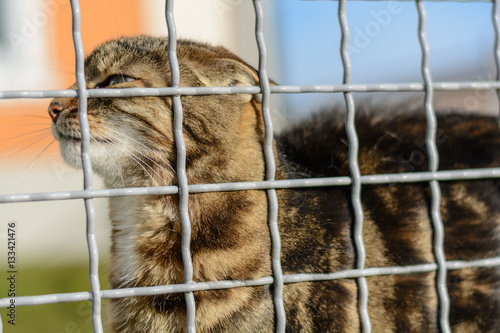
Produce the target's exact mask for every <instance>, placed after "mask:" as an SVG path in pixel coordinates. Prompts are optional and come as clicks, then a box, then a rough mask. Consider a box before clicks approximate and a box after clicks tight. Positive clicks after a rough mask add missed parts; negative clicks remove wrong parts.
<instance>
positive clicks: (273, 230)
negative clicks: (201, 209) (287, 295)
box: [253, 0, 286, 333]
mask: <svg viewBox="0 0 500 333" xmlns="http://www.w3.org/2000/svg"><path fill="white" fill-rule="evenodd" d="M253 5H254V10H255V39H256V41H257V48H258V50H259V80H260V86H261V89H262V103H261V105H262V116H263V119H264V127H265V137H264V158H265V161H266V180H268V181H273V180H274V179H275V176H276V162H275V160H274V150H273V141H274V130H273V124H272V119H271V112H270V109H269V102H270V98H271V90H270V85H269V77H268V75H267V48H266V43H265V40H264V27H263V26H264V11H263V9H262V3H261V1H260V0H254V1H253ZM267 201H268V223H269V231H270V234H271V261H272V270H273V278H274V285H273V303H274V313H275V331H276V332H278V333H282V332H285V327H286V314H285V306H284V303H283V271H282V268H281V238H280V233H279V228H278V197H277V195H276V190H275V189H268V190H267Z"/></svg>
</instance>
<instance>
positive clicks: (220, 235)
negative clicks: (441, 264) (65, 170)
mask: <svg viewBox="0 0 500 333" xmlns="http://www.w3.org/2000/svg"><path fill="white" fill-rule="evenodd" d="M177 54H178V58H179V64H180V65H179V66H180V72H181V82H180V85H181V86H241V85H244V86H251V85H259V82H258V76H257V75H256V72H255V70H253V69H252V68H251V67H249V66H248V65H247V64H245V63H244V62H243V61H241V60H240V59H239V58H238V57H236V56H234V55H233V54H231V53H230V52H228V51H227V50H225V49H224V48H221V47H212V46H208V45H205V44H200V43H194V42H191V41H179V44H178V49H177ZM114 75H124V76H126V77H130V78H132V79H131V80H123V82H122V83H118V84H116V85H112V86H110V87H109V88H115V87H116V88H125V87H165V86H169V85H170V70H169V66H168V59H167V42H166V39H164V38H153V37H144V36H142V37H135V38H122V39H119V40H115V41H111V42H108V43H106V44H103V45H102V46H101V47H99V48H98V49H96V50H95V51H94V52H93V53H92V54H91V55H90V56H89V57H88V58H87V60H86V80H87V87H88V88H102V87H106V86H107V84H108V82H109V78H112V77H114ZM73 88H74V86H73ZM181 101H182V107H183V112H184V124H183V125H184V127H183V131H184V136H185V140H186V149H187V175H188V181H189V183H190V184H198V183H199V184H203V183H218V182H238V181H260V180H264V178H265V163H264V156H263V147H262V145H263V139H264V126H263V120H262V115H261V113H262V111H261V106H260V103H259V100H258V98H256V97H254V96H250V95H206V96H182V97H181ZM77 104H78V103H77V100H76V99H64V98H58V99H55V100H54V101H53V102H52V104H51V107H50V108H49V109H50V110H51V113H52V116H53V119H54V124H53V132H54V135H55V136H56V138H58V139H59V140H60V142H61V151H62V154H63V156H64V157H65V159H66V160H67V161H68V162H69V163H70V164H72V165H74V166H79V163H80V162H79V144H80V143H79V137H80V134H79V125H78V119H77V109H76V108H77ZM401 109H404V107H401ZM402 111H404V110H402ZM402 111H401V112H399V113H397V114H394V113H393V112H388V114H391V115H392V116H391V117H380V118H373V117H370V116H366V114H369V113H370V112H368V111H366V110H363V107H360V108H359V110H358V113H359V114H358V116H357V128H358V134H359V137H360V153H359V161H360V169H361V172H362V174H377V173H394V172H413V171H424V170H425V169H426V166H427V157H426V153H425V148H423V147H424V146H423V145H422V142H423V140H424V136H425V119H424V117H423V115H422V114H423V113H422V110H406V111H407V112H402ZM88 118H89V126H90V130H91V136H92V139H91V141H92V142H91V153H90V155H91V160H92V165H93V168H94V170H95V171H96V172H97V173H98V174H100V175H101V176H102V177H103V178H104V180H105V183H106V185H107V186H108V187H112V188H117V187H128V186H158V185H175V184H176V183H177V180H176V175H175V167H174V166H175V165H176V160H175V156H176V154H175V145H174V140H173V126H172V120H173V115H172V111H171V99H170V97H129V98H93V99H90V100H89V104H88ZM391 118H392V119H391ZM457 119H458V121H457ZM439 125H440V131H439V137H438V143H439V150H440V155H441V168H442V169H455V168H469V167H490V166H498V165H499V164H500V163H499V162H500V161H499V156H500V155H499V154H498V149H499V147H500V145H499V143H500V142H499V139H500V136H499V133H498V128H497V126H496V122H495V120H494V119H489V118H480V117H472V116H460V117H459V118H457V117H442V118H440V122H439ZM458 147H459V148H458ZM347 149H348V148H347V138H346V135H345V129H344V126H343V119H342V112H341V111H337V113H335V112H332V111H331V110H328V112H323V113H319V114H318V115H316V116H313V117H312V118H311V119H310V120H308V121H305V122H302V123H300V124H298V125H296V126H293V127H291V128H290V129H289V130H288V131H286V132H285V133H284V134H283V135H282V136H280V137H279V138H277V141H276V158H277V165H278V168H277V178H278V179H287V178H306V177H333V176H346V175H349V169H348V163H347ZM440 185H441V190H442V193H443V200H442V207H441V208H442V216H443V221H444V223H445V228H446V242H445V251H446V255H447V259H450V260H472V259H478V258H487V257H490V256H496V255H499V246H498V245H499V244H498V241H499V234H498V225H499V223H498V222H499V221H498V219H499V218H498V216H500V215H499V213H500V196H499V191H498V181H497V180H481V181H451V182H441V183H440ZM277 194H278V200H279V228H280V234H281V240H282V254H281V262H282V266H283V272H284V274H295V273H329V272H336V271H339V270H344V269H352V268H353V267H354V259H355V252H354V248H353V242H352V236H351V232H352V212H351V206H350V190H349V188H348V187H341V186H338V187H325V188H305V189H293V190H278V191H277ZM362 201H363V208H364V215H365V227H364V232H363V236H364V240H365V243H366V249H367V260H366V266H367V267H380V266H382V267H389V266H394V265H410V264H419V263H428V262H433V260H434V257H433V252H432V251H433V250H432V237H433V232H432V228H431V223H430V219H429V202H430V191H429V188H428V184H427V183H414V184H387V185H366V186H363V188H362ZM177 204H178V199H177V197H176V196H171V195H165V196H142V197H123V198H118V197H116V198H111V199H110V210H111V221H112V226H113V233H112V249H111V259H110V282H111V286H112V287H113V288H125V287H136V286H155V285H166V284H178V283H182V282H183V279H184V270H183V264H182V258H181V254H180V241H181V236H180V235H181V224H180V219H179V212H178V209H177ZM267 210H268V206H267V197H266V192H265V191H257V190H255V191H234V192H216V193H197V194H190V197H189V214H190V220H191V223H192V239H191V251H192V259H193V266H194V274H193V279H194V281H196V282H200V281H218V280H246V279H257V278H260V277H265V276H269V275H271V274H272V271H271V264H270V262H271V258H270V235H269V229H268V224H267ZM498 275H499V272H498V269H496V268H471V269H464V270H458V271H450V272H449V278H448V288H449V291H450V298H451V316H450V321H451V323H452V325H453V329H454V331H456V332H477V331H481V332H496V331H498V330H499V329H500V323H499V322H498V317H499V314H500V304H499V297H498V293H499V290H500V289H499V287H500V285H499V279H498V277H499V276H498ZM367 281H368V287H369V292H370V297H369V313H370V316H371V321H372V326H373V331H374V332H436V331H438V328H437V324H436V323H437V311H438V302H437V296H436V291H435V273H434V272H432V273H419V274H409V275H392V276H379V277H369V278H367ZM272 293H273V290H272V287H270V286H261V287H245V288H235V289H227V290H209V291H200V292H195V300H196V308H197V312H196V325H197V331H198V332H272V331H273V328H274V314H273V303H272ZM284 304H285V309H286V314H287V331H288V332H357V331H359V327H360V324H359V319H358V318H359V315H358V312H357V287H356V282H355V281H354V280H351V279H340V280H333V281H323V282H306V283H295V284H287V285H285V289H284ZM109 313H110V324H109V326H110V328H111V329H112V330H113V331H116V332H171V331H173V332H183V331H185V320H186V316H185V303H184V297H183V295H182V294H166V295H156V296H144V297H128V298H121V299H113V300H111V301H110V304H109Z"/></svg>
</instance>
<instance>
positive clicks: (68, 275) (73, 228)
mask: <svg viewBox="0 0 500 333" xmlns="http://www.w3.org/2000/svg"><path fill="white" fill-rule="evenodd" d="M80 5H81V13H82V36H83V42H84V49H85V52H86V53H89V52H90V51H91V50H92V49H93V48H94V47H95V46H97V45H99V44H100V43H102V42H104V41H106V40H109V39H112V38H115V37H119V36H123V35H137V34H152V35H166V31H167V29H166V26H165V20H164V1H163V0H141V1H139V0H127V1H119V0H85V1H81V4H80ZM263 5H264V9H265V12H264V13H265V22H264V26H265V32H266V34H265V36H266V42H267V47H268V53H269V59H268V71H269V75H270V77H271V78H272V79H274V80H275V81H276V82H278V83H280V84H283V85H315V84H322V85H332V84H340V83H341V82H342V74H343V72H342V64H341V62H340V56H339V43H340V31H339V27H338V20H337V5H338V3H337V2H336V1H298V0H293V1H291V0H274V1H273V0H264V1H263ZM425 6H426V9H427V14H428V15H427V16H428V22H427V31H428V33H427V36H428V40H429V44H430V57H431V58H430V66H431V74H432V76H433V79H434V80H436V81H470V80H478V81H492V80H495V75H496V74H495V73H496V70H495V67H494V61H493V59H494V58H493V47H494V45H493V42H494V34H493V26H492V23H491V10H492V5H491V4H490V3H487V2H474V3H456V2H439V3H433V2H426V3H425ZM174 7H175V20H176V24H177V32H178V37H181V38H193V39H196V40H200V41H205V42H209V43H213V44H221V45H224V46H226V47H227V48H228V49H230V50H231V51H233V52H234V53H236V54H237V55H239V56H240V57H242V58H243V59H244V60H246V61H247V62H248V63H250V64H251V65H253V66H254V67H257V66H258V51H257V46H256V43H255V38H254V20H255V17H254V13H253V6H252V2H251V1H244V0H182V1H180V0H179V1H176V3H175V6H174ZM347 18H348V22H349V26H350V40H349V50H350V56H351V61H352V82H353V83H359V84H361V83H396V82H422V79H421V74H420V59H421V53H420V48H419V44H418V39H417V24H418V20H417V13H416V9H415V5H414V3H412V2H407V1H404V2H394V1H371V2H364V1H350V2H348V4H347ZM74 81H75V75H74V51H73V41H72V34H71V8H70V5H69V1H67V0H23V1H14V0H1V1H0V90H1V91H7V90H32V89H34V90H42V89H64V88H66V87H68V86H69V85H71V84H72V83H73V82H74ZM421 97H422V94H408V93H404V94H401V93H399V94H387V93H378V94H369V95H368V94H364V95H363V94H356V98H357V99H367V98H368V99H372V100H375V101H384V100H387V99H388V100H395V99H403V98H410V99H417V100H418V99H419V98H421ZM273 100H274V101H275V103H273V108H274V109H273V112H274V113H276V114H277V115H281V117H280V116H277V118H276V119H277V123H279V124H281V123H282V120H280V119H282V118H286V119H289V120H290V119H291V120H294V119H297V118H300V117H303V116H304V115H307V114H309V113H310V112H311V111H313V110H315V109H318V108H321V107H324V106H325V105H332V104H335V103H338V102H339V101H342V95H341V94H301V95H286V96H279V97H273ZM49 102H50V99H31V100H30V99H23V100H0V194H14V193H30V192H53V191H67V190H80V189H81V188H82V186H83V185H82V175H81V172H80V171H78V170H73V169H71V168H69V167H67V166H66V165H65V164H64V162H63V161H62V159H61V157H60V156H59V151H58V146H57V143H55V142H53V139H52V135H51V133H50V118H49V117H48V115H47V112H46V109H47V106H48V104H49ZM435 106H436V108H437V109H438V110H441V109H446V108H449V107H454V108H460V109H463V110H465V111H469V112H485V113H491V114H496V112H497V111H498V102H497V97H496V92H495V91H464V92H458V93H457V92H455V93H438V94H436V99H435ZM381 111H383V110H381ZM101 186H102V185H101V183H100V181H99V179H97V178H96V177H95V178H94V187H96V188H99V187H101ZM95 204H96V215H97V221H98V224H97V228H98V231H97V232H98V234H97V236H98V242H99V251H100V258H101V262H102V264H101V269H100V271H101V275H102V278H101V284H102V288H107V279H106V267H107V263H106V260H107V254H108V248H109V225H108V221H107V203H106V201H105V200H102V199H97V200H95ZM11 221H15V222H16V224H17V226H18V228H17V266H18V281H17V294H18V295H19V296H21V295H38V294H47V293H60V292H69V291H83V290H89V283H88V281H87V280H88V278H87V273H86V271H87V265H88V260H87V247H86V238H85V214H84V206H83V201H81V200H68V201H54V202H33V203H16V204H1V205H0V246H1V247H2V248H1V249H0V260H1V266H2V267H6V263H7V259H6V256H7V250H6V237H7V236H6V233H7V223H9V222H11ZM4 271H5V272H6V271H7V269H6V268H5V269H4ZM5 274H6V273H5ZM5 280H6V279H4V278H2V279H1V281H2V284H0V297H6V296H7V295H6V294H7V289H8V288H7V285H6V282H5ZM17 311H18V312H17V323H16V326H11V325H8V324H7V323H6V318H5V309H3V310H2V311H0V314H1V315H2V321H3V325H4V329H5V331H6V332H89V331H91V329H90V327H91V326H90V325H91V321H90V316H89V314H90V304H89V303H88V302H87V303H81V304H80V303H68V304H56V305H44V306H39V307H21V308H18V309H17Z"/></svg>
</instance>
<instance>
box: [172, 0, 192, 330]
mask: <svg viewBox="0 0 500 333" xmlns="http://www.w3.org/2000/svg"><path fill="white" fill-rule="evenodd" d="M165 18H166V21H167V29H168V61H169V63H170V71H171V80H172V83H171V86H172V87H179V81H180V72H179V62H178V60H177V30H176V27H175V20H174V0H166V4H165ZM172 109H173V113H174V139H175V147H176V150H177V179H178V181H179V213H180V218H181V224H182V241H181V251H182V261H183V263H184V283H186V284H189V283H193V261H192V258H191V246H190V243H191V221H190V219H189V210H188V200H189V191H188V179H187V174H186V145H185V143H184V137H183V134H182V119H183V113H182V104H181V97H180V95H175V96H172ZM184 295H185V300H186V329H187V332H191V333H194V332H196V304H195V301H194V294H193V292H186V293H185V294H184Z"/></svg>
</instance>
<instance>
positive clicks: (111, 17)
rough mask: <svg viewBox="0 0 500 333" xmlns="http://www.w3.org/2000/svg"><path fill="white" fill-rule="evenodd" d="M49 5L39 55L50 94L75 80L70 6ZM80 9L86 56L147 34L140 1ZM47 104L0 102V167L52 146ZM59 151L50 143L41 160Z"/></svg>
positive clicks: (91, 1)
mask: <svg viewBox="0 0 500 333" xmlns="http://www.w3.org/2000/svg"><path fill="white" fill-rule="evenodd" d="M40 1H44V0H40ZM53 3H56V6H57V7H55V8H53V10H54V14H53V16H52V17H51V20H50V23H49V24H48V26H47V29H46V31H47V34H48V36H47V40H48V41H49V45H47V49H46V50H44V51H43V53H44V54H48V58H49V59H50V61H51V63H50V66H51V68H52V70H51V72H53V73H54V74H53V77H52V79H53V80H55V82H57V86H56V87H54V89H65V88H67V87H68V86H70V85H71V84H72V83H73V82H74V81H75V74H74V70H75V55H74V47H73V36H72V18H71V7H70V4H69V1H68V2H66V1H59V0H58V1H54V2H53ZM80 6H81V15H82V20H81V30H82V39H83V46H84V51H85V54H88V53H90V51H92V49H93V48H94V47H96V46H97V45H99V44H101V43H103V42H105V41H106V40H109V39H112V38H116V37H119V36H125V35H137V34H141V33H147V31H145V30H144V29H145V28H144V27H143V24H142V23H143V22H144V19H143V18H142V17H141V14H142V13H143V12H142V10H141V0H126V1H123V0H81V1H80ZM0 102H2V101H0ZM49 103H50V100H49V99H41V100H38V99H37V100H16V101H9V102H7V103H5V102H2V103H0V162H4V163H5V162H13V161H15V160H16V159H17V158H26V159H29V160H33V159H35V158H36V156H37V155H38V154H39V153H40V152H41V151H42V150H43V149H44V148H45V147H46V146H47V145H48V144H49V142H50V141H52V137H51V135H50V130H49V129H48V128H49V127H50V118H49V117H48V115H47V112H46V110H47V106H48V104H49ZM24 115H27V116H24ZM44 129H45V130H44ZM43 134H45V136H44V137H38V135H43ZM38 139H40V140H38ZM57 150H58V147H57V144H52V145H51V147H50V148H49V149H48V151H46V152H45V153H44V154H43V155H45V156H50V155H52V153H54V152H56V151H57ZM2 164H3V163H2ZM2 164H0V167H1V166H2Z"/></svg>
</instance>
